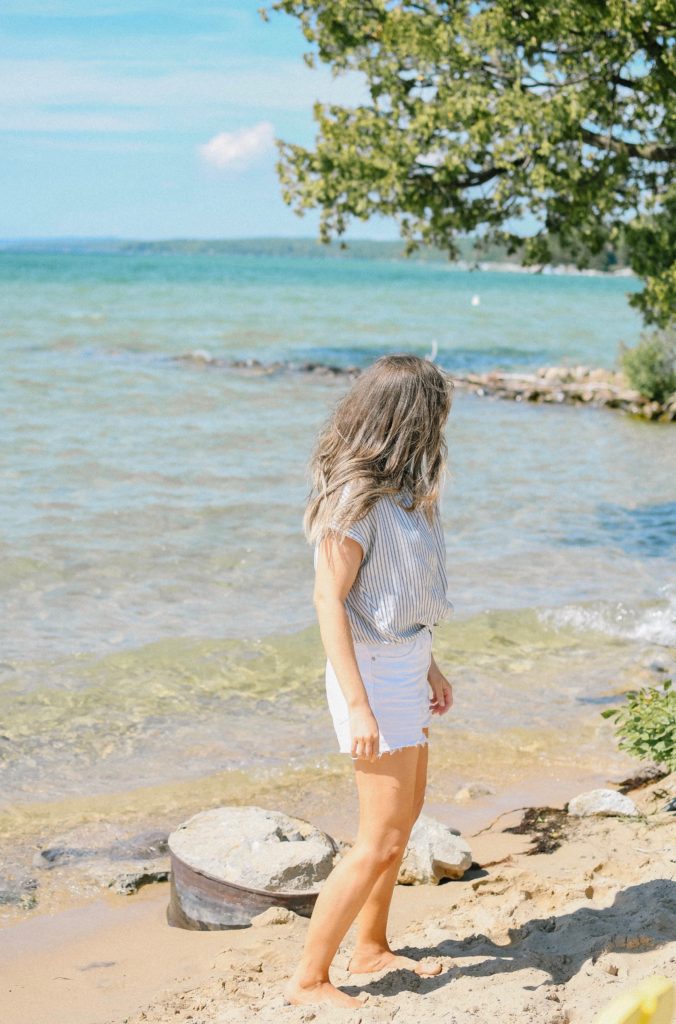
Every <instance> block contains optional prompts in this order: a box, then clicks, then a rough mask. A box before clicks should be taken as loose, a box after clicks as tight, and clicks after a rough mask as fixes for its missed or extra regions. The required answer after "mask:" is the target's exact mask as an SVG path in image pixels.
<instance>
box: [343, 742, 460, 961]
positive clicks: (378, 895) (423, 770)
mask: <svg viewBox="0 0 676 1024" xmlns="http://www.w3.org/2000/svg"><path fill="white" fill-rule="evenodd" d="M423 731H424V733H425V735H426V736H427V735H429V729H425V730H423ZM417 750H418V758H417V764H416V774H415V786H414V791H413V801H412V804H411V808H410V819H409V820H410V825H409V829H408V834H409V835H410V831H411V829H412V828H413V825H414V824H415V822H416V820H417V818H418V815H419V814H420V812H421V810H422V807H423V804H424V802H425V788H426V786H427V761H428V749H427V746H423V747H418V748H417ZM385 756H386V757H389V756H391V755H389V754H386V755H385ZM406 840H407V841H408V835H407V836H406ZM403 856H404V850H403V849H402V851H401V856H400V857H399V858H398V859H397V860H396V862H394V863H393V864H392V865H391V866H390V867H389V868H388V869H387V870H386V871H383V873H382V874H381V875H380V876H379V877H378V878H377V879H376V881H375V883H374V885H373V888H372V889H371V892H370V893H369V895H368V897H367V899H366V902H365V903H364V906H363V907H362V909H361V910H360V912H359V915H358V917H357V941H356V944H355V949H354V953H353V954H352V957H351V959H350V963H349V968H348V969H349V970H350V971H351V972H353V973H354V974H360V973H369V972H371V971H381V970H383V969H384V968H385V967H389V968H393V969H396V968H401V967H405V968H407V969H409V970H413V971H416V973H417V974H422V975H435V974H440V973H441V969H442V968H441V964H439V963H437V964H425V963H422V962H421V961H419V960H412V959H411V958H410V957H407V956H398V955H397V954H396V953H394V952H393V951H392V949H391V948H390V944H389V942H388V941H387V919H388V916H389V912H390V904H391V902H392V894H393V892H394V887H395V885H396V884H397V877H398V875H399V868H400V866H401V861H402V859H403Z"/></svg>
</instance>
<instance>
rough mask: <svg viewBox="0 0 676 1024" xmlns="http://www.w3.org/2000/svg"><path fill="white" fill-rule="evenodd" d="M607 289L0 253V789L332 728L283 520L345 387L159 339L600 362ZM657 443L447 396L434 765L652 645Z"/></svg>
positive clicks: (293, 261) (670, 583)
mask: <svg viewBox="0 0 676 1024" xmlns="http://www.w3.org/2000/svg"><path fill="white" fill-rule="evenodd" d="M636 287H638V285H637V284H636V282H634V281H632V280H628V279H618V278H601V277H584V276H574V277H573V276H571V277H566V276H558V275H557V276H554V275H549V276H548V275H541V276H532V275H525V274H515V273H498V272H481V273H472V272H467V271H460V270H454V269H451V268H448V267H446V266H444V265H434V264H416V263H402V262H386V261H367V260H356V259H355V260H345V261H320V260H311V259H301V258H281V257H247V256H237V257H233V256H218V257H207V256H199V255H191V256H185V255H179V254H166V253H165V254H161V255H152V256H148V255H142V256H141V255H125V254H106V255H103V254H101V255H48V254H45V255H12V254H0V324H1V325H2V326H1V327H0V343H1V345H2V358H3V390H4V401H3V409H4V416H3V424H2V462H1V473H2V491H3V513H2V535H1V539H0V566H1V575H0V622H1V624H2V626H1V628H2V633H3V635H2V664H1V665H0V701H2V711H3V714H2V718H3V727H2V733H3V738H2V741H0V743H1V746H0V750H1V751H2V754H3V759H4V760H3V763H4V788H3V797H2V799H3V802H4V805H5V806H8V807H11V806H13V805H14V804H15V803H21V802H23V801H32V800H39V799H42V800H50V799H56V798H58V797H60V796H63V795H64V794H65V795H68V794H86V793H90V792H91V793H94V792H114V791H120V790H124V789H125V788H132V787H133V786H135V785H138V784H139V782H140V780H141V779H143V781H144V782H146V783H151V782H161V781H162V780H164V779H172V778H179V777H186V776H187V777H190V776H193V775H199V774H200V773H201V774H204V773H206V772H209V771H215V770H219V769H222V768H229V767H243V766H244V767H247V766H251V767H252V770H253V768H255V767H256V766H265V767H266V768H270V769H275V770H277V769H279V770H282V769H286V768H287V767H288V766H289V765H296V766H297V765H298V764H303V763H306V762H307V761H308V760H312V759H313V758H314V759H319V760H321V759H322V758H323V757H325V756H326V754H327V753H331V752H333V750H334V748H335V740H334V737H333V734H332V732H331V729H330V723H329V722H328V718H327V715H326V712H325V709H324V706H323V698H322V685H323V684H322V654H321V647H320V644H319V638H318V633H317V629H316V626H315V623H314V611H313V607H312V603H311V589H312V553H311V550H310V549H309V547H308V546H307V545H306V543H305V541H304V538H303V536H302V533H301V525H300V524H301V517H302V511H303V500H304V496H305V493H306V487H307V480H306V476H305V467H306V463H307V459H308V456H309V453H310V449H311V446H312V441H313V437H314V433H315V432H316V430H317V428H318V426H319V425H320V423H321V422H322V421H323V419H324V417H325V416H326V415H327V413H328V410H329V408H330V406H331V405H332V404H333V403H334V402H335V401H336V400H337V399H338V397H339V396H340V395H341V394H342V393H343V391H344V389H345V388H346V387H347V386H348V383H349V381H348V379H347V378H346V377H336V378H332V377H320V376H316V375H311V374H303V373H299V372H295V371H294V370H293V369H284V368H282V369H280V370H278V371H276V372H274V373H270V374H261V373H256V372H253V371H249V370H236V369H233V368H232V367H228V366H227V365H224V364H221V363H214V364H211V365H210V364H203V363H200V362H199V361H195V360H192V361H191V360H190V359H182V358H179V357H183V356H189V355H190V353H192V352H195V351H196V350H199V351H206V352H208V353H210V354H211V356H213V357H214V359H216V360H224V361H227V360H231V359H235V358H243V359H246V358H256V359H259V360H261V361H263V362H272V361H276V360H279V361H286V362H289V361H292V362H298V361H301V360H313V361H318V362H325V363H330V364H335V365H343V366H347V365H349V364H357V365H366V364H368V363H369V362H370V361H371V360H373V359H374V358H376V357H377V356H378V355H380V354H382V353H383V352H388V351H412V352H417V353H419V354H425V353H427V352H429V351H430V349H431V347H432V345H433V343H436V345H437V348H438V357H437V358H438V360H439V362H440V363H441V364H442V365H444V366H445V367H446V368H448V369H450V370H451V371H453V370H458V371H459V370H467V369H472V370H484V369H489V368H493V367H498V366H500V367H505V368H534V367H537V366H540V365H545V364H552V363H561V362H566V363H571V364H577V363H584V364H587V365H593V366H595V365H605V366H612V365H613V364H614V363H615V361H616V356H617V350H618V344H619V342H620V341H624V342H625V343H627V344H633V343H635V341H636V340H637V338H638V335H639V330H640V324H639V321H638V318H637V316H636V314H635V313H634V312H633V311H632V310H631V308H630V307H629V306H628V304H627V301H626V292H627V291H628V290H631V289H634V288H636ZM473 296H478V297H479V304H478V305H473V304H472V297H473ZM673 442H674V433H673V428H672V427H671V426H670V425H669V424H652V423H646V422H639V421H635V420H632V419H630V418H627V417H623V416H622V415H620V414H615V413H613V412H610V411H608V410H599V409H587V408H572V407H542V406H534V405H531V404H529V405H527V406H522V405H520V404H512V403H508V402H501V401H498V400H492V399H488V398H480V397H477V396H472V395H465V394H461V393H458V394H456V397H455V400H454V408H453V411H452V414H451V417H450V420H449V425H448V444H449V450H450V467H449V468H450V477H449V482H448V486H447V489H446V493H445V495H444V501H443V521H444V527H445V531H446V538H447V548H448V575H449V596H450V598H451V600H452V601H453V604H454V605H455V609H456V613H455V620H454V621H453V622H451V623H450V624H448V625H445V626H444V627H443V629H442V628H440V630H439V633H438V644H439V650H440V651H441V652H442V653H443V654H444V656H445V657H446V659H447V661H446V664H447V666H449V667H450V668H452V669H453V670H454V671H455V672H456V673H457V675H456V678H457V689H458V703H457V711H456V713H455V718H454V719H453V721H452V722H451V721H449V720H444V721H443V722H440V723H439V725H438V730H439V748H440V749H442V750H445V751H446V753H445V755H444V756H446V757H447V759H448V763H449V764H452V762H453V756H454V754H453V750H454V749H456V750H457V749H459V748H460V747H463V749H465V750H466V749H467V745H468V743H469V739H468V738H470V739H471V737H476V736H487V735H494V736H498V735H502V733H504V742H505V749H507V747H508V746H509V742H510V737H513V735H516V733H517V732H518V733H519V735H521V734H527V733H528V732H529V731H530V732H532V733H537V734H539V735H540V734H545V733H546V731H547V730H548V729H551V728H555V727H556V726H560V724H561V723H564V724H566V727H567V728H569V729H570V730H576V729H577V730H579V728H580V722H581V721H583V720H584V721H587V722H591V720H592V717H593V718H594V721H595V720H596V718H597V717H598V711H597V709H596V708H592V710H591V711H590V704H589V702H590V701H594V700H596V699H597V698H598V699H602V698H603V696H604V695H607V694H608V692H609V691H612V692H617V690H618V687H620V688H621V686H622V685H623V684H624V683H626V682H627V681H629V682H631V681H632V680H633V679H634V678H635V676H636V674H637V673H638V674H640V673H645V672H648V673H650V672H651V671H655V672H659V671H661V670H662V669H665V668H667V667H669V666H670V665H671V663H672V656H673V649H674V643H676V626H675V623H674V616H675V612H676V598H675V596H674V594H675V590H674V579H675V577H674V564H675V559H674V554H675V545H676V495H675V494H674V480H675V479H676V455H675V452H676V447H675V446H674V443H673ZM651 665H652V666H653V669H651V668H650V666H651ZM656 665H657V668H655V666H656ZM585 715H586V716H587V717H586V718H584V716H585ZM581 716H582V717H581ZM590 716H591V717H590ZM510 730H512V732H510ZM501 731H502V732H501ZM594 735H595V734H594V733H593V730H592V732H591V733H590V737H589V758H590V759H591V760H593V758H594V756H595V755H594ZM446 741H448V745H447V748H446V747H444V743H445V742H446ZM477 742H478V741H477ZM496 742H497V740H496ZM463 744H464V746H463ZM477 749H478V748H477Z"/></svg>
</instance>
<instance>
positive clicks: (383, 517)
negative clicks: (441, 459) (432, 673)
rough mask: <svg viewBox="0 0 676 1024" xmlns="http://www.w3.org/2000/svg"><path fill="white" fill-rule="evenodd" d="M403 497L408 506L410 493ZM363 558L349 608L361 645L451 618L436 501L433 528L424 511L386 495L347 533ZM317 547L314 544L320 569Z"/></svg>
mask: <svg viewBox="0 0 676 1024" xmlns="http://www.w3.org/2000/svg"><path fill="white" fill-rule="evenodd" d="M401 497H402V498H403V500H404V503H405V504H409V503H410V502H409V500H408V497H410V495H408V493H407V492H402V493H401ZM345 534H346V536H348V537H351V538H352V539H353V540H356V541H357V543H358V544H359V545H360V546H361V547H362V549H363V552H364V557H363V559H362V562H361V565H360V567H359V571H358V572H357V576H356V578H355V581H354V583H353V584H352V587H351V589H350V592H349V594H348V595H347V598H346V600H345V610H346V612H347V616H348V619H349V622H350V626H351V629H352V636H353V639H354V640H355V641H357V642H362V643H404V642H405V641H407V640H411V639H412V638H413V637H414V636H415V635H416V634H417V633H419V632H420V630H421V629H423V628H424V627H425V626H429V627H430V629H431V628H432V626H435V625H436V624H437V623H438V622H440V621H442V620H444V619H447V618H450V616H451V615H452V614H453V605H452V604H451V602H450V601H449V600H448V598H447V596H446V588H447V579H446V545H445V540H444V531H443V527H442V525H441V517H440V514H439V507H438V505H437V506H436V507H435V510H434V519H433V523H432V526H430V524H429V523H428V521H427V518H426V517H425V514H424V512H423V511H422V510H421V509H416V510H415V511H414V512H408V511H406V509H404V508H401V507H400V506H399V505H397V503H396V501H395V500H394V497H393V496H391V495H384V496H383V497H381V498H378V500H377V501H376V503H375V505H373V507H372V508H371V509H369V511H368V512H367V514H366V515H365V516H364V518H363V519H360V520H359V522H356V523H353V524H352V525H351V526H350V527H348V529H347V530H346V531H345ZM318 552H319V545H318V544H317V545H316V546H315V555H314V564H315V569H316V567H317V555H318Z"/></svg>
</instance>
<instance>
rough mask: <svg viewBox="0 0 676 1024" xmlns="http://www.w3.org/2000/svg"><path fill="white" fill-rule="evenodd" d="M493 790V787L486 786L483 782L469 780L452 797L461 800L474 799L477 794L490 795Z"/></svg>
mask: <svg viewBox="0 0 676 1024" xmlns="http://www.w3.org/2000/svg"><path fill="white" fill-rule="evenodd" d="M494 792H495V790H494V789H491V787H490V786H486V785H485V784H484V783H483V782H469V783H468V784H467V785H466V786H462V787H461V788H460V789H459V790H458V791H457V793H456V794H455V798H454V799H456V800H461V801H465V800H475V799H476V798H477V797H479V796H490V795H491V794H492V793H494Z"/></svg>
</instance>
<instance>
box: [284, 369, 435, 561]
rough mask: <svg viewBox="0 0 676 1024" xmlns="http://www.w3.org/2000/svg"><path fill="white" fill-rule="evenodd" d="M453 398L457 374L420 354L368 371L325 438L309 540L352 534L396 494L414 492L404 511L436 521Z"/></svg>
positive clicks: (314, 460)
mask: <svg viewBox="0 0 676 1024" xmlns="http://www.w3.org/2000/svg"><path fill="white" fill-rule="evenodd" d="M452 400H453V382H452V380H451V378H450V376H449V375H448V374H447V373H445V372H444V371H443V370H442V369H441V368H440V367H438V366H437V365H436V364H435V363H433V362H431V361H430V360H428V359H422V358H420V356H415V355H409V354H408V353H400V354H396V355H387V356H381V357H380V359H377V360H376V361H375V362H374V363H372V364H371V366H369V367H368V368H367V369H366V370H364V371H363V373H361V374H360V375H359V376H358V377H357V379H356V381H355V382H354V384H353V385H352V387H351V388H350V390H349V391H348V392H347V394H345V395H344V396H343V397H342V399H341V400H340V401H339V402H338V403H337V405H336V406H335V408H334V410H333V412H332V414H331V416H330V418H329V419H328V421H327V422H326V424H325V425H324V427H323V428H322V429H321V431H320V433H319V435H318V437H317V441H316V444H315V447H314V450H313V453H312V457H311V459H310V463H309V467H308V468H309V476H310V481H311V486H310V491H309V494H308V498H307V507H306V509H305V514H304V516H303V531H304V534H305V537H306V539H307V541H308V543H309V544H315V543H318V542H319V541H320V540H322V539H323V537H324V536H325V535H326V534H327V533H329V532H333V533H337V534H338V535H339V536H344V531H345V530H346V529H347V528H348V527H349V526H350V525H351V524H352V523H354V522H356V521H358V520H359V519H362V518H363V516H365V515H366V513H367V512H368V511H369V509H371V508H372V506H373V505H374V504H375V503H376V501H377V500H378V498H380V497H383V496H384V495H388V494H389V495H393V496H395V500H397V498H398V496H399V495H400V493H406V494H407V496H408V499H409V501H408V504H404V505H402V506H401V507H402V508H408V509H410V510H411V511H413V510H414V509H416V508H418V507H420V508H422V510H423V511H424V513H425V515H426V517H427V520H428V522H430V523H431V522H432V517H433V514H434V507H435V505H436V502H437V501H438V498H439V495H440V492H441V488H442V485H443V479H444V476H445V472H446V460H447V455H448V451H447V445H446V438H445V435H444V427H445V424H446V420H447V418H448V414H449V412H450V410H451V403H452ZM347 485H349V486H347ZM346 486H347V490H345V488H346ZM348 492H349V501H347V500H345V496H346V494H347V493H348ZM398 504H401V502H399V501H398Z"/></svg>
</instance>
